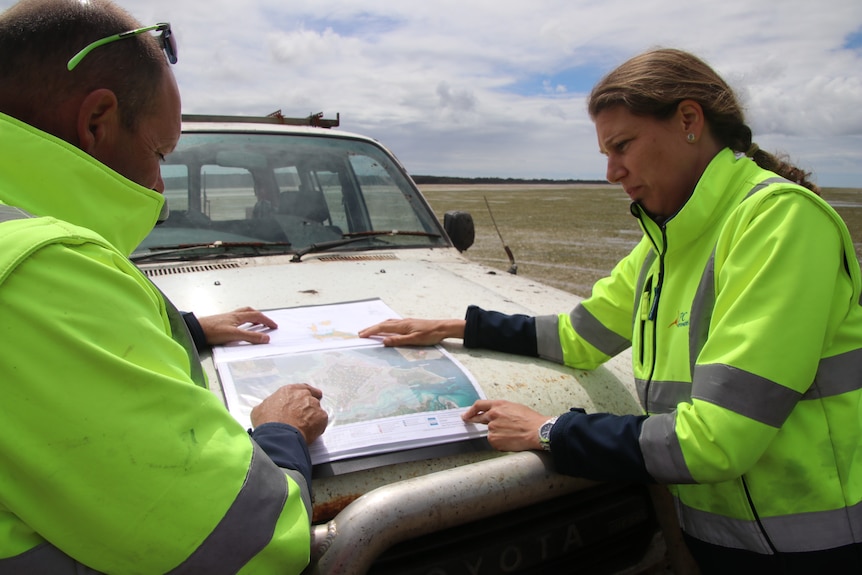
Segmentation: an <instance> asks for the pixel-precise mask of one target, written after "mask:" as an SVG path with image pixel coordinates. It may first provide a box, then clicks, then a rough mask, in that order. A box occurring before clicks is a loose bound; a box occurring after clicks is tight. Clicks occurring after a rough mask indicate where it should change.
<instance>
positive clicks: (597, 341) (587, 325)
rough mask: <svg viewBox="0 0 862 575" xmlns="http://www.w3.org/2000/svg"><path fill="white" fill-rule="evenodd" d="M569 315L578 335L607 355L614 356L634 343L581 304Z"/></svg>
mask: <svg viewBox="0 0 862 575" xmlns="http://www.w3.org/2000/svg"><path fill="white" fill-rule="evenodd" d="M569 317H570V319H571V321H572V327H574V328H575V331H577V332H578V335H579V336H581V337H582V338H584V339H585V340H586V341H587V342H588V343H589V344H590V345H592V346H593V347H595V348H596V349H597V350H599V351H600V352H602V353H604V354H605V355H609V356H611V357H613V356H615V355H617V354H618V353H620V352H622V351H624V350H626V349H628V348H629V347H630V346H631V344H632V342H631V340H629V339H627V338H625V337H623V336H621V335H619V334H617V333H614V332H613V331H611V330H609V329H608V328H607V327H605V325H604V324H603V323H602V322H600V321H599V320H597V319H596V317H595V316H594V315H593V314H591V313H590V312H589V311H588V310H587V308H585V307H584V306H583V305H581V304H578V305H577V306H575V309H573V310H572V313H571V314H569Z"/></svg>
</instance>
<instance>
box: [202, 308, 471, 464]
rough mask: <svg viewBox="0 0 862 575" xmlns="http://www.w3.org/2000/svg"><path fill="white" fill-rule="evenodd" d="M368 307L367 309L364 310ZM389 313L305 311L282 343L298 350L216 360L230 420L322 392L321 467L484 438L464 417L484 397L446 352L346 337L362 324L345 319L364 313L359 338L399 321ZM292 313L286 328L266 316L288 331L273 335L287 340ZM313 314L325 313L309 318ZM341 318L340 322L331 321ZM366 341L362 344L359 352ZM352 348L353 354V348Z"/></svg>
mask: <svg viewBox="0 0 862 575" xmlns="http://www.w3.org/2000/svg"><path fill="white" fill-rule="evenodd" d="M364 305H367V306H369V307H368V309H360V308H362V307H363V306H364ZM381 305H382V306H383V307H386V306H385V304H383V303H382V302H381V301H380V300H371V301H369V302H351V303H350V304H345V307H340V305H339V304H336V305H333V306H319V307H315V308H297V309H301V311H300V312H299V313H298V314H297V317H294V318H290V322H289V323H288V325H290V326H291V327H290V329H291V331H292V332H293V335H292V336H290V337H288V338H281V341H282V342H285V341H287V340H288V339H290V341H291V344H290V345H281V346H279V350H278V351H276V352H275V353H270V352H269V351H263V350H262V351H261V352H260V353H258V354H257V356H256V357H252V356H248V354H247V352H244V353H243V354H234V355H231V354H227V357H225V354H218V355H216V364H217V367H218V370H219V375H220V377H221V380H222V387H223V389H224V390H225V395H226V397H227V403H228V409H229V410H230V412H231V413H232V414H233V415H234V417H235V418H236V419H237V420H238V421H239V422H240V423H242V424H243V425H244V426H250V419H249V415H250V413H251V409H252V407H254V406H255V405H257V404H258V403H259V402H260V401H261V400H262V399H263V398H265V397H267V396H268V395H270V394H271V393H273V392H274V391H275V390H276V389H278V388H279V387H280V386H282V385H286V384H289V383H309V384H311V385H313V386H315V387H318V388H320V389H321V390H322V391H323V400H322V402H321V404H322V405H323V407H324V409H326V411H327V413H328V414H329V426H328V427H327V430H326V432H325V433H324V434H323V436H322V437H321V438H320V439H318V440H317V441H315V442H314V443H312V444H311V445H310V446H309V451H310V452H311V458H312V462H313V463H315V464H317V463H324V462H328V461H335V460H338V459H345V458H349V457H358V456H362V455H371V454H375V453H384V452H389V451H397V450H400V449H411V448H415V447H424V446H428V445H435V444H439V443H447V442H452V441H460V440H464V439H471V438H475V437H481V436H483V435H485V428H484V426H481V427H478V426H474V425H472V424H466V423H464V422H463V421H462V420H461V417H460V416H461V413H463V412H464V410H465V409H466V408H467V407H469V406H470V405H472V404H473V402H474V401H476V400H477V399H479V398H483V397H484V395H483V394H482V391H481V389H480V388H479V387H478V385H477V384H476V382H475V380H474V378H473V377H472V376H471V375H470V374H469V373H468V372H467V371H466V370H465V369H464V368H463V366H461V365H460V364H459V363H458V362H457V360H455V358H453V357H452V356H451V355H450V354H448V353H447V352H446V351H445V350H444V349H443V348H442V347H439V346H435V347H409V348H387V347H383V345H382V344H381V343H380V342H378V341H375V340H365V339H358V338H357V337H356V335H355V332H354V333H352V334H351V333H350V332H349V331H347V329H348V328H346V327H345V326H349V325H353V320H351V319H348V318H345V317H343V315H342V312H347V313H352V312H357V313H356V316H357V317H361V318H363V319H361V320H357V321H358V322H359V324H361V325H359V326H358V327H355V328H354V329H355V331H358V330H359V329H361V328H363V327H366V326H368V325H371V324H372V323H374V322H376V321H380V319H376V320H373V321H371V322H368V321H367V318H368V317H370V315H374V314H378V313H380V314H382V315H380V317H381V319H386V318H388V317H398V316H397V315H395V314H394V312H392V311H391V310H389V311H388V312H386V311H385V310H383V308H381V307H380V306H381ZM386 309H388V307H386ZM290 311H295V310H280V313H279V316H278V318H279V319H276V318H275V317H274V314H273V313H271V312H267V315H270V316H271V317H273V319H276V322H277V323H278V324H279V329H278V330H274V331H272V332H271V336H274V335H275V334H276V333H277V332H278V331H281V329H282V326H283V325H284V324H285V322H284V319H285V315H288V314H287V312H290ZM310 311H312V312H315V311H316V312H317V313H316V314H312V315H308V313H309V312H310ZM384 316H385V317H384ZM336 317H337V318H338V320H337V321H332V320H331V319H327V318H336ZM301 321H305V322H306V323H305V331H306V340H307V339H309V338H310V339H312V340H314V342H315V343H314V345H311V344H310V343H309V342H308V341H301V340H302V338H300V337H297V334H298V332H299V331H300V329H299V325H300V322H301ZM322 326H325V327H322ZM339 326H341V328H342V329H339ZM321 333H322V335H321ZM273 339H275V338H274V337H273ZM357 340H358V341H359V342H362V345H359V346H357V345H355V343H356V341H357ZM350 341H353V342H354V345H353V346H352V347H348V346H346V345H345V342H350ZM270 345H271V344H270ZM243 347H244V348H245V349H246V350H253V349H255V348H266V347H267V346H243ZM234 349H236V348H234ZM309 349H312V351H308V350H309ZM290 350H293V351H290Z"/></svg>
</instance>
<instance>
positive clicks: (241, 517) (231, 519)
mask: <svg viewBox="0 0 862 575" xmlns="http://www.w3.org/2000/svg"><path fill="white" fill-rule="evenodd" d="M252 445H253V446H254V450H253V452H252V456H251V463H250V464H249V469H248V475H247V476H246V478H245V483H244V484H243V486H242V489H241V490H240V492H239V494H238V495H237V496H236V499H234V502H233V503H232V504H231V506H230V509H228V511H227V513H225V516H224V517H223V518H222V520H221V521H220V522H219V524H218V525H216V527H215V529H213V530H212V532H211V533H210V534H209V536H207V538H206V539H205V540H204V542H203V543H201V545H200V546H199V547H198V548H197V549H195V551H194V552H193V553H192V554H191V555H189V558H188V559H186V560H185V561H184V562H183V563H182V564H181V565H179V566H178V567H177V568H176V569H174V570H172V571H170V572H169V574H170V575H196V574H199V573H208V574H216V573H236V572H237V571H239V569H240V568H242V566H243V565H245V564H246V563H247V562H248V561H249V560H250V559H251V558H253V557H254V556H255V555H257V553H258V552H260V550H261V549H263V548H264V547H266V545H267V544H268V543H269V542H270V540H271V539H272V534H273V533H274V532H275V524H276V522H277V521H278V518H279V516H280V515H281V511H282V509H283V508H284V502H285V501H286V500H287V479H286V478H285V476H284V472H283V471H282V470H281V469H279V468H278V466H276V465H275V463H273V462H272V460H271V459H270V458H269V457H267V456H266V454H265V453H264V452H263V450H262V449H261V448H260V447H259V446H258V445H257V443H255V442H254V441H252Z"/></svg>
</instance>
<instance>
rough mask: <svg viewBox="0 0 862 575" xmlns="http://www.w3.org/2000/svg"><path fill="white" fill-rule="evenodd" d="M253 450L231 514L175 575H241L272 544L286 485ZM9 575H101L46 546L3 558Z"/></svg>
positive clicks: (0, 566) (2, 570) (0, 565)
mask: <svg viewBox="0 0 862 575" xmlns="http://www.w3.org/2000/svg"><path fill="white" fill-rule="evenodd" d="M252 445H253V446H254V449H253V452H252V456H251V463H250V464H249V470H248V474H247V475H246V478H245V483H244V484H243V486H242V489H241V490H240V492H239V494H238V495H237V496H236V499H234V502H233V504H231V506H230V509H228V511H227V513H226V514H225V516H224V517H223V518H222V520H221V521H220V522H219V524H218V525H216V527H215V529H213V530H212V532H211V533H210V534H209V536H208V537H207V538H206V539H205V540H204V542H203V543H202V544H201V545H200V546H199V547H198V548H197V549H196V550H195V551H194V552H193V553H192V554H191V555H189V557H188V559H186V560H185V561H184V562H183V563H182V564H181V565H179V566H178V567H177V568H176V569H174V570H172V571H170V572H169V573H170V575H181V574H182V575H198V574H200V573H207V574H209V575H217V574H219V573H236V572H237V571H239V569H240V568H242V566H243V565H245V564H246V563H247V562H248V561H249V560H250V559H251V558H252V557H254V556H255V555H256V554H257V553H258V552H260V550H261V549H263V548H264V547H266V545H267V544H268V543H269V541H270V540H271V539H272V534H273V533H274V532H275V524H276V522H277V521H278V518H279V516H280V515H281V511H282V509H283V507H284V502H285V501H286V500H287V480H286V479H285V476H284V472H283V471H282V470H280V469H279V468H278V467H277V466H276V465H275V464H274V463H273V462H272V460H270V459H269V457H267V456H266V454H265V453H264V452H263V450H262V449H261V448H260V447H259V446H258V445H257V443H255V442H253V441H252ZM303 482H304V481H303ZM6 573H9V574H12V573H16V574H17V573H27V574H28V575H42V574H44V575H66V574H68V575H97V574H98V573H99V572H98V571H93V570H92V569H89V568H88V567H85V566H83V565H81V564H80V563H78V562H76V561H75V560H74V559H72V558H70V557H69V556H67V555H66V554H64V553H63V552H62V551H60V550H59V549H57V548H56V547H54V546H52V545H49V544H47V543H45V544H42V545H39V546H37V547H34V548H32V549H30V550H28V551H26V552H25V553H22V554H21V555H17V556H15V557H10V558H8V559H0V574H6Z"/></svg>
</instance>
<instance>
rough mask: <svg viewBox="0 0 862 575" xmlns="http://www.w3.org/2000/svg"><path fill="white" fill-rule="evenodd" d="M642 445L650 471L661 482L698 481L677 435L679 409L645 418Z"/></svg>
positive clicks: (645, 461)
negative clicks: (686, 459) (677, 413)
mask: <svg viewBox="0 0 862 575" xmlns="http://www.w3.org/2000/svg"><path fill="white" fill-rule="evenodd" d="M638 445H639V446H640V449H641V453H642V454H643V457H644V464H645V465H646V469H647V472H649V474H650V475H651V476H652V477H653V479H655V480H656V481H657V482H658V483H674V484H680V483H694V482H695V481H694V477H692V476H691V472H690V471H689V470H688V466H687V465H686V464H685V458H684V457H683V455H682V448H681V447H680V445H679V438H678V437H677V436H676V412H675V411H674V412H673V413H664V414H661V415H651V416H649V417H647V418H646V419H645V420H644V423H643V425H642V426H641V434H640V437H639V438H638Z"/></svg>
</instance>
